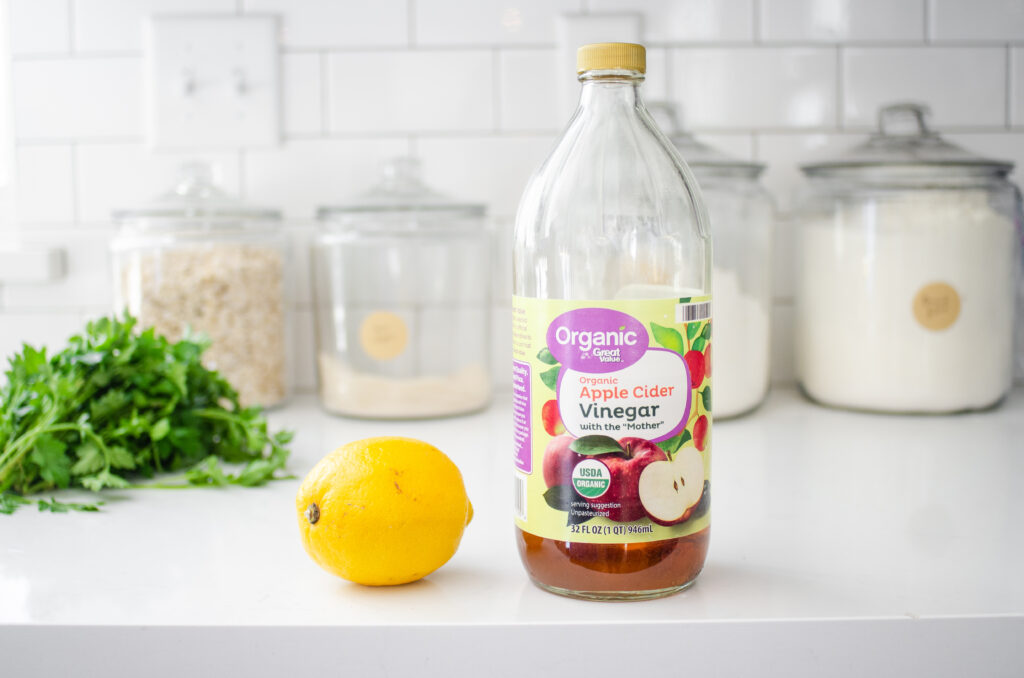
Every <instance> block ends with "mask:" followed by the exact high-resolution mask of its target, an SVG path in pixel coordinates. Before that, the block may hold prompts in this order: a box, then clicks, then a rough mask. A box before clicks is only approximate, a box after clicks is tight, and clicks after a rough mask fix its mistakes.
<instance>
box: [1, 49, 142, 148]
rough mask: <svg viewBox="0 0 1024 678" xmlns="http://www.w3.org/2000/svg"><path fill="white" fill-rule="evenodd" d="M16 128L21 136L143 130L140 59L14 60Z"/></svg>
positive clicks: (62, 136) (135, 132)
mask: <svg viewBox="0 0 1024 678" xmlns="http://www.w3.org/2000/svg"><path fill="white" fill-rule="evenodd" d="M11 80H12V86H13V91H14V132H15V136H16V137H17V138H18V139H22V140H39V139H43V140H53V139H75V138H78V139H84V138H90V137H92V138H95V137H135V136H141V135H142V63H141V61H140V60H139V59H136V58H132V57H115V58H91V59H72V58H61V59H44V60H37V61H16V62H15V63H14V64H13V65H12V68H11Z"/></svg>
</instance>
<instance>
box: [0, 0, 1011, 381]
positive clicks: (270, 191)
mask: <svg viewBox="0 0 1024 678" xmlns="http://www.w3.org/2000/svg"><path fill="white" fill-rule="evenodd" d="M10 3H11V7H10V15H11V22H10V23H11V26H10V29H11V48H12V52H13V63H12V65H11V73H12V81H13V97H14V129H15V137H16V170H15V171H16V182H15V199H16V219H15V220H14V222H13V223H6V224H4V223H0V229H5V228H6V229H8V230H9V229H12V228H14V229H17V231H18V235H19V237H20V238H21V239H22V240H24V241H26V242H29V243H37V242H47V243H60V244H63V245H65V246H66V247H67V248H68V276H67V278H66V279H64V280H62V281H59V282H57V283H55V284H52V285H47V286H28V285H21V286H19V285H8V286H6V287H0V354H6V353H8V352H9V351H11V350H13V349H14V348H15V347H16V346H17V345H18V344H19V343H20V342H21V341H23V340H27V341H33V342H42V341H54V342H56V341H60V340H62V339H63V338H64V337H65V336H66V335H67V334H68V333H69V332H70V331H72V330H73V329H75V328H76V327H77V326H78V324H79V322H80V320H81V319H82V318H83V317H84V316H87V315H92V314H96V313H101V312H105V311H106V310H107V309H108V307H109V304H110V296H111V291H110V283H109V280H108V264H107V255H106V244H105V243H106V239H107V238H108V237H109V235H110V234H111V232H112V229H113V225H112V223H111V221H110V218H109V213H110V210H111V208H113V207H115V206H124V205H131V204H137V203H139V202H141V201H143V200H145V199H147V198H149V197H151V196H152V195H154V194H156V193H158V192H161V191H162V190H164V189H165V188H166V187H167V185H168V184H169V182H170V181H171V180H172V179H173V177H174V174H175V170H176V167H177V165H178V164H179V163H180V162H181V161H182V160H185V159H187V158H189V157H192V156H193V155H194V154H187V153H152V152H149V151H147V149H146V147H145V142H144V139H143V102H142V99H141V97H142V91H143V75H142V74H143V67H142V53H141V49H142V48H141V21H142V19H143V17H144V16H146V15H148V14H151V13H160V12H190V13H191V12H211V13H223V12H234V13H241V14H245V13H259V14H266V13H271V14H276V15H279V16H280V17H281V25H282V39H281V44H282V47H281V59H282V73H283V78H284V82H283V92H284V101H283V102H282V106H283V112H284V142H283V143H282V144H281V146H280V147H277V148H271V149H261V150H255V149H254V150H244V151H229V152H225V151H214V152H210V153H204V154H201V155H202V157H206V158H208V159H210V160H211V161H213V162H214V163H215V164H216V165H217V166H218V167H219V169H220V171H221V174H222V175H223V178H224V181H225V183H226V185H227V186H228V187H229V188H231V189H233V190H236V191H238V192H240V193H242V194H243V195H246V196H249V197H251V198H253V199H256V200H258V201H259V202H261V203H269V204H278V205H280V206H282V207H283V208H284V210H285V212H286V214H287V216H288V218H289V221H290V226H289V227H290V228H292V229H294V230H295V231H296V233H297V237H298V238H299V241H300V242H301V241H302V238H304V237H305V236H307V235H308V233H309V231H310V229H311V227H312V215H313V211H314V208H315V206H316V205H318V204H320V203H323V202H328V201H336V200H337V199H339V198H340V197H343V196H347V195H350V194H352V193H353V192H357V191H360V190H362V189H364V188H366V187H367V184H368V182H369V181H370V180H371V179H372V177H373V175H374V172H375V171H376V169H377V167H378V164H379V163H380V161H381V160H382V159H384V158H386V157H388V156H392V155H395V154H398V153H405V152H412V153H416V154H418V155H420V156H421V157H422V158H423V160H424V165H425V169H426V172H427V175H428V179H429V181H430V182H432V183H433V184H435V185H436V186H437V187H439V188H441V189H443V190H445V191H447V192H450V193H452V194H454V195H457V196H460V197H464V198H468V199H474V200H483V201H486V202H488V203H489V204H490V206H491V210H492V213H493V214H494V215H495V216H496V217H497V218H498V219H499V220H500V222H501V223H502V224H505V225H506V227H507V224H508V220H509V217H510V216H511V215H512V214H513V213H514V209H515V205H516V202H517V200H518V198H519V194H520V191H521V189H522V186H523V183H524V182H525V180H526V178H527V176H528V175H529V173H530V172H531V171H532V169H533V168H534V167H535V166H536V165H537V164H538V163H539V162H540V161H541V160H542V158H543V157H544V155H545V154H546V152H547V150H548V149H549V147H550V145H551V144H552V142H553V141H554V139H555V137H556V135H557V133H558V130H559V129H560V127H561V126H562V125H563V124H564V122H565V121H566V119H567V112H566V111H565V110H564V109H563V107H562V106H560V105H559V104H558V102H559V101H560V98H559V90H560V87H561V86H562V83H564V82H566V81H567V80H571V77H572V76H571V74H566V73H563V72H561V69H563V68H564V67H565V61H564V54H565V50H564V49H563V50H561V51H560V50H559V36H568V38H567V39H568V40H572V39H573V38H574V37H578V36H589V35H594V36H604V35H607V34H609V33H610V34H615V35H619V34H624V37H630V38H632V37H639V38H640V39H641V40H642V41H643V42H645V43H646V44H647V45H648V46H649V48H650V60H649V65H650V67H649V70H650V79H649V83H648V86H647V89H648V90H649V93H650V94H651V95H653V96H657V97H667V98H671V99H674V100H679V101H681V102H683V103H684V104H685V105H686V107H687V108H686V110H687V112H686V118H687V120H688V122H689V124H690V126H691V127H692V128H693V129H694V130H696V131H697V132H699V133H701V134H702V136H703V137H704V138H705V139H706V140H707V141H709V142H711V143H713V144H715V145H718V146H720V147H721V148H723V149H725V150H728V151H731V152H733V153H735V154H738V155H741V156H743V157H747V158H751V159H756V160H759V161H763V162H766V163H768V165H769V167H770V169H769V170H768V172H767V175H766V179H765V181H766V183H767V185H768V187H769V188H770V189H771V190H772V191H773V192H774V193H775V195H776V196H777V198H778V199H779V202H780V203H781V204H782V206H783V207H784V208H788V206H789V205H791V204H792V199H793V194H794V191H795V190H796V189H797V188H798V187H799V185H800V180H799V173H798V171H797V169H796V166H797V165H798V164H799V163H801V162H805V161H807V160H809V159H812V158H816V157H820V156H821V155H822V154H830V153H833V152H835V151H837V150H839V149H842V148H844V147H847V146H849V145H852V144H854V143H856V142H858V141H859V140H861V139H862V138H863V136H864V135H865V133H866V132H867V131H868V130H869V129H870V128H871V126H872V124H873V116H874V112H875V110H876V108H877V107H878V105H879V104H880V103H883V102H888V101H891V100H894V99H905V98H913V99H917V100H923V101H926V102H928V103H930V104H931V106H932V108H933V111H934V122H935V124H936V126H937V127H938V128H939V129H941V130H942V131H944V132H946V133H948V134H949V136H950V138H952V139H953V140H955V141H957V142H959V143H962V144H964V145H966V146H969V147H970V148H972V149H975V150H977V151H980V152H982V153H986V154H991V155H995V156H999V157H1003V158H1008V159H1011V160H1014V161H1016V162H1017V163H1018V165H1022V164H1024V0H634V1H632V2H631V1H629V0H519V1H518V2H515V1H513V0H508V1H502V0H472V1H470V0H373V1H372V2H370V1H368V0H10ZM600 13H615V14H617V15H619V16H618V17H615V18H602V17H591V18H590V19H577V20H572V21H566V20H565V19H564V18H562V15H563V14H600ZM636 32H638V36H634V35H633V33H636ZM627 34H628V35H627ZM417 74H433V76H434V77H429V78H428V77H424V76H422V75H417ZM1020 176H1021V172H1020V171H1018V173H1017V177H1020ZM0 235H2V234H0ZM8 235H10V234H8ZM788 237H789V233H788V229H786V228H785V227H784V228H783V229H781V240H780V246H779V248H778V249H779V252H780V259H779V261H778V266H777V269H778V270H779V279H778V284H777V286H776V290H777V291H776V294H777V299H776V308H775V310H776V313H775V337H776V349H775V354H776V355H775V364H774V370H775V378H776V380H777V381H781V382H786V381H790V380H791V379H792V367H791V364H792V361H791V360H790V359H789V354H790V351H791V342H790V334H791V333H790V324H791V320H792V316H793V313H792V282H791V280H790V277H789V276H788V275H787V273H788V272H789V270H790V268H791V267H790V266H789V265H788V264H787V259H786V252H787V251H788V249H789V248H788V246H787V244H788ZM498 268H499V270H501V267H498ZM506 270H507V269H506ZM506 275H507V274H506V272H505V270H503V271H502V273H501V276H500V277H501V282H502V287H501V288H500V289H499V292H498V293H497V294H496V297H495V298H496V312H495V316H496V319H497V321H498V325H497V334H498V336H499V337H502V338H504V337H505V335H506V334H507V320H506V314H505V312H504V308H505V303H506V302H504V299H505V298H506V297H505V295H506V294H507V293H508V290H507V288H508V285H507V277H506ZM294 303H295V308H296V309H297V311H298V313H297V318H298V325H299V328H300V331H299V337H300V339H301V341H302V345H301V346H300V347H299V351H300V355H309V354H311V336H310V335H311V322H312V320H311V311H310V304H309V298H308V290H307V291H306V292H300V293H299V294H298V296H297V298H296V299H295V300H294ZM495 355H496V358H495V363H496V370H497V371H498V374H499V375H500V376H501V378H502V379H505V376H506V371H507V370H506V366H507V358H506V356H507V345H505V344H502V345H501V346H497V347H496V349H495ZM312 379H313V375H312V369H311V366H310V365H308V364H304V366H303V367H302V368H301V369H300V374H299V383H300V385H302V386H305V387H307V388H308V387H309V386H310V385H311V384H312Z"/></svg>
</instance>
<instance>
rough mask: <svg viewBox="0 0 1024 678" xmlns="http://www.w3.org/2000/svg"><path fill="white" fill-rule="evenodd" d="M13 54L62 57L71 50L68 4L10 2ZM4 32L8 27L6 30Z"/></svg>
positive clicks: (48, 0)
mask: <svg viewBox="0 0 1024 678" xmlns="http://www.w3.org/2000/svg"><path fill="white" fill-rule="evenodd" d="M9 12H10V25H11V27H12V28H13V30H11V31H10V36H11V44H10V46H11V54H13V55H14V56H16V57H17V56H26V55H31V54H60V53H66V52H68V51H69V50H70V48H71V18H70V12H69V11H68V0H11V3H10V8H9ZM4 28H5V29H6V28H7V27H4Z"/></svg>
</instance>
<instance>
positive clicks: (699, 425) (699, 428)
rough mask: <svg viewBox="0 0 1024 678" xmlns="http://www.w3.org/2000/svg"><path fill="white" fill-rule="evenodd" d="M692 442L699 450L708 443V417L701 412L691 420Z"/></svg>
mask: <svg viewBox="0 0 1024 678" xmlns="http://www.w3.org/2000/svg"><path fill="white" fill-rule="evenodd" d="M693 444H694V445H695V446H696V447H697V449H698V450H700V451H701V452H703V451H704V448H705V447H706V446H707V444H708V418H707V417H706V416H705V415H703V414H702V415H700V416H699V417H697V421H695V422H693Z"/></svg>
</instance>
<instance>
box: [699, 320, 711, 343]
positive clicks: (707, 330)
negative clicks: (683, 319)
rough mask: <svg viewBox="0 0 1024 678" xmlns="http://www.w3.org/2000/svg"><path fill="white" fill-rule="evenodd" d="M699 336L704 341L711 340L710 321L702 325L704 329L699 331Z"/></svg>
mask: <svg viewBox="0 0 1024 678" xmlns="http://www.w3.org/2000/svg"><path fill="white" fill-rule="evenodd" d="M700 336H702V337H704V338H705V339H711V322H710V321H708V322H707V323H705V324H704V329H702V330H701V331H700Z"/></svg>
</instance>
